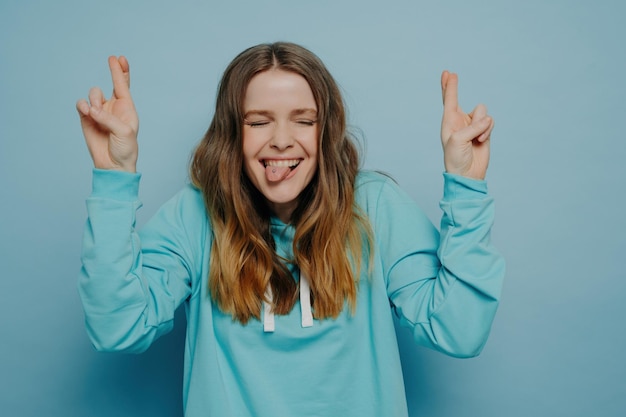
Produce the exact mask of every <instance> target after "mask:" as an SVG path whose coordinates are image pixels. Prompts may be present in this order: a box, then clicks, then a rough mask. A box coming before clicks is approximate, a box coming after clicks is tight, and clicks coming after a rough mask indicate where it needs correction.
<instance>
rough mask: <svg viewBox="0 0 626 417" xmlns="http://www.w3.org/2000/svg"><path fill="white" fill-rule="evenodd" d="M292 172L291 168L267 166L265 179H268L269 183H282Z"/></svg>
mask: <svg viewBox="0 0 626 417" xmlns="http://www.w3.org/2000/svg"><path fill="white" fill-rule="evenodd" d="M290 171H291V168H290V167H272V166H266V167H265V177H266V178H267V180H268V181H269V182H277V181H282V180H284V179H285V177H287V175H289V172H290Z"/></svg>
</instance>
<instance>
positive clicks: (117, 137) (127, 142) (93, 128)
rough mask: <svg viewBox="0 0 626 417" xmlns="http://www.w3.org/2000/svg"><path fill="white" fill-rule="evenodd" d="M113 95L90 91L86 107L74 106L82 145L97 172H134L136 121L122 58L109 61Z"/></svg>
mask: <svg viewBox="0 0 626 417" xmlns="http://www.w3.org/2000/svg"><path fill="white" fill-rule="evenodd" d="M109 68H110V70H111V77H112V79H113V94H112V96H111V98H110V99H109V100H106V99H105V98H104V94H103V93H102V90H101V89H100V88H98V87H94V88H92V89H91V90H89V103H87V101H86V100H84V99H81V100H79V101H78V102H77V103H76V109H77V110H78V114H79V115H80V124H81V127H82V129H83V135H84V136H85V142H87V147H88V148H89V153H90V154H91V158H92V159H93V163H94V166H95V167H96V168H100V169H113V170H118V171H127V172H136V166H137V155H138V146H137V132H138V130H139V118H138V117H137V111H136V110H135V105H134V103H133V99H132V97H131V95H130V67H129V65H128V61H127V60H126V58H125V57H123V56H120V57H119V58H117V57H114V56H111V57H109Z"/></svg>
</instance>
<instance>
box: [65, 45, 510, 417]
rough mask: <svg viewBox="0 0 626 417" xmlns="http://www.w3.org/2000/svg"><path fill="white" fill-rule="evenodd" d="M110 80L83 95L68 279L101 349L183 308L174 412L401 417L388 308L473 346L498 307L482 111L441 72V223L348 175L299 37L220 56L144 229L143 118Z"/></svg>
mask: <svg viewBox="0 0 626 417" xmlns="http://www.w3.org/2000/svg"><path fill="white" fill-rule="evenodd" d="M109 66H110V69H111V74H112V78H113V85H114V92H113V95H112V97H111V98H110V99H109V100H105V99H104V96H103V94H102V92H101V90H99V89H97V88H94V89H92V90H91V91H90V93H89V102H87V101H85V100H81V101H79V102H78V103H77V109H78V112H79V114H80V117H81V123H82V127H83V132H84V136H85V139H86V142H87V145H88V148H89V151H90V153H91V156H92V158H93V161H94V165H95V169H94V172H93V191H92V194H91V196H90V197H89V199H88V200H87V208H88V221H87V226H86V229H85V237H84V247H83V255H82V260H83V269H82V274H81V278H80V283H79V289H80V294H81V297H82V300H83V304H84V308H85V314H86V324H87V330H88V333H89V336H90V337H91V340H92V341H93V344H94V345H95V347H96V348H97V349H99V350H115V351H135V352H137V351H143V350H145V349H146V348H148V346H149V345H150V344H151V343H152V342H153V341H154V340H155V339H156V338H157V337H159V336H161V335H163V334H164V333H166V332H168V331H169V330H170V329H171V327H172V322H173V318H174V311H175V310H176V308H177V307H178V306H179V305H180V304H183V303H184V304H185V308H186V313H187V336H186V348H185V372H184V390H183V392H184V406H185V415H186V416H188V417H195V416H257V417H258V416H272V417H274V416H359V417H363V416H406V415H407V409H406V400H405V394H404V387H403V379H402V372H401V367H400V360H399V354H398V347H397V342H396V335H395V332H394V317H395V318H397V319H399V320H400V322H401V323H403V324H404V325H407V326H409V327H410V328H411V329H412V332H413V334H414V336H415V340H416V342H417V343H419V344H422V345H425V346H428V347H431V348H434V349H437V350H439V351H442V352H445V353H447V354H449V355H453V356H458V357H471V356H475V355H477V354H478V353H479V352H480V350H481V349H482V347H483V345H484V343H485V342H486V339H487V336H488V333H489V329H490V327H491V323H492V320H493V317H494V314H495V311H496V308H497V305H498V297H499V293H500V288H501V282H502V278H503V270H504V265H503V260H502V259H501V257H500V256H499V255H498V254H497V252H496V251H495V250H494V248H493V247H492V245H491V243H490V229H491V225H492V221H493V201H492V199H491V198H490V197H488V196H487V194H486V184H485V181H484V176H485V173H486V169H487V163H488V160H489V140H490V133H491V130H492V128H493V120H492V119H491V118H490V117H489V116H488V115H487V113H486V109H485V107H484V106H482V105H479V106H477V107H476V108H475V109H474V111H473V112H471V113H469V114H465V113H463V112H462V110H461V109H460V108H459V106H458V104H457V76H456V75H455V74H451V73H448V72H444V73H443V75H442V80H441V81H442V91H443V100H444V114H443V122H442V128H441V138H442V143H443V148H444V155H445V157H444V162H445V169H446V172H445V174H444V176H445V184H444V192H443V199H442V201H441V208H442V210H443V217H442V220H441V228H440V229H441V236H440V235H439V233H438V232H437V230H436V229H435V228H434V226H433V225H432V224H431V223H430V222H429V221H428V219H427V218H426V216H425V215H424V214H423V213H422V211H420V209H419V208H418V207H416V205H415V203H414V202H413V201H412V200H411V199H410V198H409V197H408V196H407V195H406V194H404V193H403V192H402V191H401V190H400V189H399V188H398V187H397V186H396V184H395V183H394V182H393V181H392V180H390V179H389V178H387V177H385V176H382V175H379V174H377V173H373V172H363V171H359V169H358V168H359V159H358V154H357V151H356V149H355V146H354V144H353V143H352V141H351V139H350V137H349V135H348V134H347V132H346V120H345V113H344V107H343V102H342V98H341V95H340V93H339V90H338V88H337V85H336V84H335V82H334V80H333V78H332V77H331V75H330V74H329V73H328V71H327V70H326V68H325V67H324V65H323V63H322V62H321V61H320V60H319V59H318V58H317V57H316V56H315V55H313V54H312V53H311V52H309V51H308V50H306V49H304V48H302V47H300V46H297V45H294V44H290V43H275V44H264V45H258V46H255V47H252V48H250V49H247V50H246V51H244V52H242V53H241V54H240V55H239V56H237V57H236V58H235V59H234V60H233V62H232V63H231V64H230V65H229V66H228V68H227V69H226V71H225V73H224V76H223V78H222V81H221V83H220V86H219V91H218V96H217V102H216V108H215V115H214V118H213V121H212V123H211V125H210V127H209V129H208V131H207V133H206V135H205V136H204V138H203V139H202V141H201V142H200V144H199V145H198V147H197V149H196V151H195V154H194V156H193V161H192V164H191V180H192V184H190V185H189V186H187V187H186V188H184V189H183V190H182V191H181V192H180V193H178V194H177V195H176V196H175V197H174V198H173V199H172V200H170V201H169V202H168V203H166V204H165V205H164V206H163V207H162V208H161V209H160V210H159V211H158V213H157V214H156V215H155V216H154V218H153V219H152V220H151V221H150V222H149V223H148V224H147V225H146V226H145V227H144V228H143V229H142V230H141V231H136V230H135V227H134V224H135V211H136V210H137V209H138V208H139V206H140V203H139V202H138V200H137V191H138V186H139V174H137V173H136V169H135V164H136V160H137V141H136V137H137V130H138V118H137V114H136V112H135V109H134V106H133V101H132V99H131V95H130V92H129V66H128V62H127V60H126V59H125V58H124V57H120V58H116V57H111V58H109Z"/></svg>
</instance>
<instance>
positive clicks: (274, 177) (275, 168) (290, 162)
mask: <svg viewBox="0 0 626 417" xmlns="http://www.w3.org/2000/svg"><path fill="white" fill-rule="evenodd" d="M301 161H302V160H301V159H264V160H262V161H261V162H262V163H263V166H264V167H265V176H266V178H267V180H268V181H270V182H277V181H282V180H284V179H286V178H287V177H288V176H289V174H291V172H292V171H293V170H294V169H296V168H297V167H298V165H300V162H301Z"/></svg>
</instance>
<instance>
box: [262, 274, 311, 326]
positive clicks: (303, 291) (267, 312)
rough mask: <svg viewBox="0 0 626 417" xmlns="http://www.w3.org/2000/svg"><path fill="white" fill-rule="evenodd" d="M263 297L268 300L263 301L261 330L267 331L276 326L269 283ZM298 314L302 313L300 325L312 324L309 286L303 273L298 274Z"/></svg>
mask: <svg viewBox="0 0 626 417" xmlns="http://www.w3.org/2000/svg"><path fill="white" fill-rule="evenodd" d="M265 297H266V298H267V300H268V301H267V302H266V301H263V331H264V332H267V333H269V332H273V331H274V329H275V328H276V326H275V322H274V312H273V311H272V301H273V296H272V287H271V286H269V285H268V286H267V289H266V290H265ZM300 314H301V315H302V327H311V326H313V311H312V310H311V286H310V285H309V280H308V279H307V278H306V277H305V276H304V275H300Z"/></svg>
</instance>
